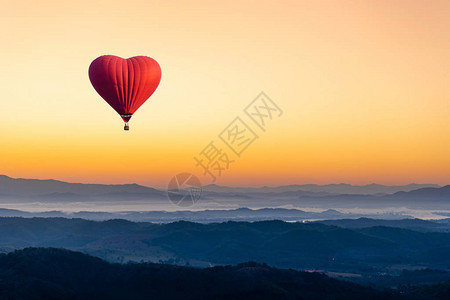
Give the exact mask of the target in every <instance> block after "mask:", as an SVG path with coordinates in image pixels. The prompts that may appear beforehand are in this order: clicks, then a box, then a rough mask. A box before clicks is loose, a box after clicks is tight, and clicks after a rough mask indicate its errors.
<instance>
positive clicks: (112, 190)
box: [0, 175, 440, 196]
mask: <svg viewBox="0 0 450 300" xmlns="http://www.w3.org/2000/svg"><path fill="white" fill-rule="evenodd" d="M439 187H440V186H439V185H437V184H415V183H412V184H408V185H399V186H386V185H379V184H368V185H360V186H358V185H351V184H344V183H341V184H327V185H317V184H304V185H286V186H279V187H267V186H265V187H260V188H257V187H255V188H253V187H227V186H219V185H214V184H210V185H205V186H203V190H204V192H206V193H208V192H213V193H227V194H229V193H243V194H245V193H286V192H304V193H305V194H306V195H308V193H318V194H317V196H324V195H327V194H360V195H374V194H394V193H397V192H409V191H412V190H417V189H422V188H439ZM52 194H53V195H58V194H66V195H70V196H73V194H76V195H81V196H90V195H111V196H112V195H118V194H119V195H120V194H127V195H130V194H137V195H146V194H151V195H162V194H165V191H161V190H158V189H155V188H151V187H147V186H143V185H139V184H136V183H133V184H111V185H107V184H86V183H69V182H64V181H59V180H54V179H23V178H11V177H8V176H6V175H0V195H3V196H6V195H11V196H38V195H52Z"/></svg>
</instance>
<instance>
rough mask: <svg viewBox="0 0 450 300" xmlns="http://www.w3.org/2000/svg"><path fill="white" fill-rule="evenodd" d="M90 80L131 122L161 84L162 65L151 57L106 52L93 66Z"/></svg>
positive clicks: (116, 109) (112, 105)
mask: <svg viewBox="0 0 450 300" xmlns="http://www.w3.org/2000/svg"><path fill="white" fill-rule="evenodd" d="M89 79H90V80H91V83H92V85H93V86H94V89H95V90H96V91H97V93H99V95H100V96H101V97H102V98H103V99H104V100H105V101H106V102H108V104H109V105H111V107H112V108H114V110H115V111H116V112H117V113H118V114H119V115H120V116H121V117H122V119H123V121H124V122H128V121H129V120H130V118H131V116H132V115H133V114H134V113H135V112H136V110H137V109H138V108H139V107H140V106H141V105H142V104H144V102H145V101H146V100H147V99H148V98H149V97H150V96H151V95H152V94H153V92H154V91H155V90H156V88H157V87H158V84H159V82H160V81H161V68H160V67H159V64H158V63H157V62H156V60H154V59H152V58H150V57H147V56H135V57H131V58H128V59H123V58H121V57H118V56H114V55H104V56H100V57H98V58H96V59H95V60H94V61H93V62H92V63H91V65H90V66H89Z"/></svg>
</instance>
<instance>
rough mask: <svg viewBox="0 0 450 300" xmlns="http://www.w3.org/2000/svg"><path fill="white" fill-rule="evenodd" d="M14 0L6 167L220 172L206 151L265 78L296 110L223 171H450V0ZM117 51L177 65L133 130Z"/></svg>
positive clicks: (383, 178) (163, 175) (7, 41)
mask: <svg viewBox="0 0 450 300" xmlns="http://www.w3.org/2000/svg"><path fill="white" fill-rule="evenodd" d="M1 3H2V4H1V6H2V8H1V10H0V40H1V47H0V54H1V56H2V59H1V61H0V82H1V89H0V101H1V109H2V126H1V127H2V128H1V129H0V138H1V142H2V147H1V149H0V174H5V175H8V176H11V177H22V178H54V179H59V180H64V181H71V182H86V183H133V182H136V183H140V184H144V185H149V186H155V187H164V186H165V185H166V184H167V182H168V181H169V180H170V178H171V177H172V176H173V175H175V174H177V173H179V172H192V173H194V174H196V175H198V176H199V178H200V179H201V180H202V183H204V184H209V183H211V182H210V179H209V177H207V176H202V170H201V169H200V168H198V167H196V166H195V161H194V159H193V158H194V156H196V155H198V154H199V152H200V151H202V150H203V149H204V148H205V146H206V145H207V144H208V143H209V142H211V141H213V140H214V141H217V144H218V145H220V143H219V141H220V140H219V139H218V134H219V133H220V132H221V131H222V130H223V129H224V128H225V127H226V126H227V125H228V124H229V123H230V122H231V121H232V120H233V119H234V118H235V117H237V116H242V110H243V108H244V107H245V106H246V105H247V104H248V103H250V102H251V101H252V100H253V99H254V98H255V97H256V96H257V95H258V94H259V93H260V92H261V91H264V92H265V93H266V94H267V95H268V96H269V97H270V98H271V99H273V100H274V101H275V102H276V103H277V104H278V105H279V106H280V107H281V108H282V110H283V115H282V116H281V117H280V118H278V119H275V120H274V121H273V122H271V123H270V124H269V125H268V126H267V131H266V132H262V131H258V132H257V133H258V135H259V139H258V140H256V141H255V142H254V143H253V144H252V145H250V146H249V148H248V149H246V151H245V152H244V153H243V154H242V156H241V157H240V158H237V157H232V158H233V159H235V162H234V163H233V164H232V165H230V169H229V170H226V171H224V172H223V173H222V176H221V177H218V179H217V181H216V184H220V185H233V186H238V185H239V186H262V185H269V186H275V185H286V184H303V183H318V184H326V183H340V182H345V183H352V184H368V183H373V182H376V183H380V184H407V183H411V182H416V183H438V184H441V185H445V184H450V155H449V153H450V118H449V116H450V104H449V103H450V18H449V16H450V2H449V1H448V0H445V1H426V0H424V1H414V0H404V1H401V0H399V1H392V0H389V1H342V0H340V1H316V0H314V1H313V0H311V1H245V0H244V1H242V0H240V1H196V0H194V1H134V0H130V1H115V0H109V1H84V0H80V1H46V0H43V1H13V0H2V2H1ZM104 54H113V55H118V56H122V57H125V58H127V57H131V56H136V55H147V56H150V57H152V58H154V59H156V60H157V61H158V62H159V64H160V66H161V69H162V80H161V84H160V86H159V87H158V89H157V90H156V92H155V93H154V94H153V96H152V97H151V98H150V100H149V101H147V102H146V103H145V104H144V105H143V106H142V107H141V108H140V109H139V110H138V111H137V112H136V114H135V115H134V117H133V118H132V120H131V122H130V126H131V130H130V131H129V132H124V131H123V123H122V121H121V118H120V117H119V116H118V115H117V114H116V112H115V111H114V110H113V109H112V108H111V107H109V106H108V104H106V103H105V102H104V101H103V100H102V99H101V98H100V96H99V95H98V94H97V93H96V92H95V90H94V89H93V87H92V86H91V84H90V82H89V78H88V67H89V64H90V63H91V61H92V60H94V59H95V58H96V57H98V56H100V55H104ZM255 130H256V129H255ZM220 146H222V148H224V150H226V149H225V146H224V145H223V144H222V145H220ZM231 154H232V153H230V156H232V155H231Z"/></svg>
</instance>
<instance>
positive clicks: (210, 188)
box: [203, 183, 440, 195]
mask: <svg viewBox="0 0 450 300" xmlns="http://www.w3.org/2000/svg"><path fill="white" fill-rule="evenodd" d="M439 187H440V185H437V184H416V183H411V184H407V185H394V186H387V185H381V184H375V183H372V184H367V185H351V184H345V183H340V184H326V185H318V184H303V185H285V186H278V187H267V186H264V187H260V188H257V187H227V186H219V185H215V184H210V185H206V186H204V187H203V190H205V191H207V192H217V193H229V192H240V193H248V192H251V193H254V192H261V193H283V192H293V191H303V192H311V193H329V194H359V195H373V194H393V193H397V192H409V191H413V190H416V189H421V188H439Z"/></svg>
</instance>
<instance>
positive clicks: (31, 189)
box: [0, 175, 163, 196]
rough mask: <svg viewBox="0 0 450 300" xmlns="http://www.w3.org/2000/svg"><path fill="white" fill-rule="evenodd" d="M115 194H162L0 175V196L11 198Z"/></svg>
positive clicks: (122, 186) (131, 187)
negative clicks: (10, 196) (9, 196)
mask: <svg viewBox="0 0 450 300" xmlns="http://www.w3.org/2000/svg"><path fill="white" fill-rule="evenodd" d="M117 193H138V194H155V195H156V194H162V193H163V192H162V191H159V190H157V189H154V188H150V187H146V186H142V185H138V184H135V183H133V184H111V185H106V184H85V183H69V182H64V181H59V180H53V179H23V178H11V177H8V176H6V175H0V194H1V195H12V196H39V195H52V194H53V195H58V194H59V195H71V196H73V195H81V196H90V195H107V194H111V195H114V194H117Z"/></svg>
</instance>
